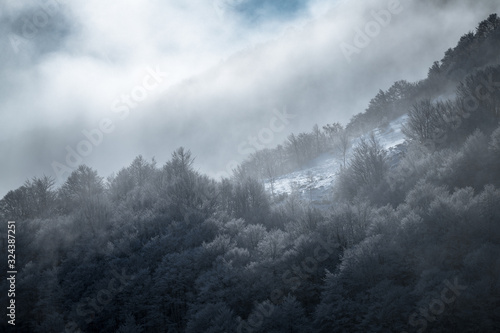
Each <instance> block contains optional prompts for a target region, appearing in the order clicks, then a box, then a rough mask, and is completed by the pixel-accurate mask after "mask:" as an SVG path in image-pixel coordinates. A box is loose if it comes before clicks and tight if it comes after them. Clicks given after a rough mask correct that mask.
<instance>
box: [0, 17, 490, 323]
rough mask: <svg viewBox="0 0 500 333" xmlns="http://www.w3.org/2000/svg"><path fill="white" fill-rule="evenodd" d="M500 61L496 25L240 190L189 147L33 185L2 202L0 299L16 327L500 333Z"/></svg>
mask: <svg viewBox="0 0 500 333" xmlns="http://www.w3.org/2000/svg"><path fill="white" fill-rule="evenodd" d="M432 33H434V32H432ZM499 50H500V18H498V17H497V15H495V14H492V15H491V16H489V17H488V18H487V19H486V20H484V21H482V22H481V23H479V25H478V28H477V29H476V31H475V33H470V34H467V35H465V36H464V37H463V38H462V39H461V40H460V41H459V43H458V45H457V47H455V48H454V49H450V50H449V51H448V52H446V54H445V57H444V58H443V60H442V61H441V62H436V63H434V65H432V67H431V69H430V70H429V75H428V76H427V78H424V79H422V80H421V81H418V82H415V83H410V82H407V81H397V82H395V83H394V84H393V85H392V86H391V87H390V88H389V89H388V90H385V91H384V90H380V91H379V93H377V94H376V96H375V97H374V98H373V99H372V100H371V101H370V103H369V105H367V107H366V109H365V111H363V112H361V113H359V114H357V115H355V116H354V117H353V118H352V119H351V120H350V122H349V123H347V124H346V125H345V126H344V125H342V124H340V123H339V122H334V123H331V119H329V120H325V124H322V126H321V127H320V126H319V125H316V126H314V127H313V129H312V131H311V132H301V133H298V134H294V133H291V134H290V135H289V136H288V138H287V140H286V141H284V142H283V144H281V145H277V146H276V147H274V148H268V149H264V150H259V151H256V152H255V153H253V154H251V155H250V156H249V158H248V159H247V160H246V161H244V162H243V163H242V164H241V165H240V166H239V167H238V168H236V169H235V170H234V174H233V175H232V176H231V177H230V178H222V179H213V178H210V177H209V176H207V175H205V174H202V173H201V172H199V171H198V168H197V164H196V162H195V156H194V155H193V154H192V152H191V151H190V150H189V149H186V148H184V147H179V148H177V149H176V150H175V151H173V152H172V153H171V156H170V158H169V159H168V160H167V161H165V162H164V163H159V162H158V161H156V160H155V159H154V158H153V159H146V158H144V157H143V156H141V155H139V156H137V157H136V158H135V159H133V161H131V162H130V164H128V165H126V166H124V167H123V168H121V169H120V170H117V172H116V173H115V174H113V175H111V176H109V177H107V178H106V179H104V178H103V177H102V176H100V175H99V173H98V171H97V170H95V169H93V168H91V167H89V166H87V165H80V166H78V167H77V168H76V170H74V171H73V172H71V174H70V176H69V177H68V178H67V179H66V180H65V182H64V183H63V185H62V186H60V187H56V186H55V185H54V184H55V183H54V180H53V179H51V178H50V177H47V176H45V177H33V178H31V179H28V180H27V181H26V182H25V184H24V185H23V186H21V187H19V188H17V189H14V190H11V191H9V192H8V193H7V195H5V196H4V197H3V198H2V200H0V215H1V216H0V217H1V219H2V220H3V221H5V222H6V223H5V224H6V225H4V226H5V227H4V228H2V229H1V230H0V237H2V240H7V241H2V242H3V243H2V244H3V248H4V249H8V250H7V251H8V253H9V254H10V256H14V255H15V259H10V258H12V257H9V260H11V261H7V260H4V266H3V267H4V272H7V271H9V270H14V269H15V270H16V271H15V273H9V278H8V279H5V278H4V279H2V281H1V282H0V286H1V288H2V290H4V291H7V290H10V291H9V293H7V292H4V293H2V294H0V303H1V304H4V305H5V304H9V306H10V308H8V309H9V310H8V311H9V314H8V316H14V318H16V322H15V329H16V330H17V331H19V332H43V333H46V332H119V333H128V332H134V333H135V332H137V333H141V332H188V333H200V332H209V333H219V332H220V333H223V332H224V333H225V332H238V333H241V332H262V333H264V332H265V333H278V332H301V333H302V332H305V333H330V332H420V333H421V332H424V331H429V332H453V333H454V332H498V331H500V313H499V307H500V205H499V204H498V203H499V202H500V61H499V58H498V55H499V52H498V51H499ZM408 66H411V63H409V64H408ZM451 68H453V69H454V73H456V72H457V70H460V73H462V74H463V75H461V76H457V75H451V74H450V73H451V72H449V70H450V69H451ZM359 80H362V78H359ZM7 221H9V222H7ZM7 225H8V227H7ZM11 226H12V227H11ZM8 230H9V231H8ZM14 236H15V237H14ZM5 257H7V253H5V256H4V258H5ZM12 260H14V262H12ZM7 264H8V265H9V266H7ZM14 274H17V275H15V276H13V275H14ZM13 288H14V289H15V290H14V291H12V289H13ZM14 292H15V302H12V299H13V296H10V293H14ZM14 303H15V304H14ZM9 318H12V317H9ZM4 319H5V318H4ZM11 320H14V319H11ZM3 324H5V321H4V322H3ZM10 325H12V326H14V325H13V324H10ZM4 326H5V325H4ZM4 326H2V330H3V329H4Z"/></svg>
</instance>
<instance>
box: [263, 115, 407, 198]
mask: <svg viewBox="0 0 500 333" xmlns="http://www.w3.org/2000/svg"><path fill="white" fill-rule="evenodd" d="M407 119H408V116H407V115H404V116H401V117H399V118H397V119H396V120H394V121H392V122H391V123H389V124H388V126H386V127H383V128H377V129H375V130H374V131H373V133H374V135H375V138H377V139H378V140H379V142H380V143H381V145H382V146H383V147H384V148H385V149H386V150H387V151H388V152H389V163H390V164H393V161H394V159H395V158H396V157H397V156H398V155H399V153H400V150H401V149H402V144H403V142H404V141H405V136H404V134H403V133H402V132H401V130H402V127H403V124H404V123H405V122H406V120H407ZM369 135H370V134H366V135H364V136H362V137H359V138H356V139H354V140H353V141H352V147H355V146H356V145H357V144H358V143H359V141H360V140H361V138H363V137H364V138H368V137H369ZM351 153H352V148H351V149H350V151H349V152H348V154H347V160H349V157H350V154H351ZM341 165H342V157H341V156H340V155H333V154H331V153H326V154H323V155H321V156H319V157H318V158H316V159H315V160H313V161H311V163H310V164H309V165H308V166H306V167H305V168H304V169H302V170H299V171H295V172H292V173H289V174H286V175H282V176H280V177H278V178H277V179H276V180H275V181H274V184H273V187H272V188H271V183H270V182H269V181H266V182H265V187H266V189H267V190H268V191H269V192H270V193H271V192H273V193H274V195H275V196H279V195H282V194H285V193H286V194H291V193H297V194H299V195H300V197H301V198H302V199H303V200H305V201H307V202H310V203H312V204H313V205H315V206H318V207H327V206H329V204H330V202H331V197H332V186H333V184H334V182H335V179H336V177H337V175H338V172H339V170H340V167H341Z"/></svg>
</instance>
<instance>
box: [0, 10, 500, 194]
mask: <svg viewBox="0 0 500 333" xmlns="http://www.w3.org/2000/svg"><path fill="white" fill-rule="evenodd" d="M498 7H500V3H499V2H498V1H496V0H487V1H481V2H477V1H473V0H457V1H445V0H441V1H431V0H428V1H407V0H401V1H400V3H399V5H398V1H395V0H391V1H389V0H370V1H361V0H350V1H346V0H330V1H327V0H283V1H279V0H215V1H211V0H208V1H190V0H170V1H168V0H166V1H159V0H151V1H145V0H143V1H139V0H135V1H134V0H129V1H110V0H108V1H103V0H85V1H83V0H73V1H69V0H65V1H63V0H60V1H56V0H49V1H47V0H36V1H25V2H24V1H23V2H22V3H21V2H20V1H16V0H3V1H2V2H1V4H0V47H1V52H0V117H1V122H0V129H1V131H0V156H1V161H0V195H1V196H3V195H4V194H5V193H6V192H7V191H8V190H10V189H15V188H17V187H19V186H20V185H22V183H23V182H24V180H25V179H26V178H28V177H32V176H41V175H43V174H46V175H49V176H52V177H54V178H58V179H59V180H63V179H64V178H66V177H67V176H68V175H69V172H70V171H71V170H73V168H74V166H73V165H76V164H77V163H85V164H87V165H90V166H91V167H93V168H95V169H97V170H98V171H99V173H100V175H101V176H104V177H106V176H108V175H110V174H111V173H112V172H116V171H118V170H119V169H120V168H121V167H124V166H126V165H128V164H129V163H130V162H131V161H132V159H133V158H134V157H135V156H137V155H139V154H142V155H143V156H144V157H146V158H148V159H149V158H151V157H153V156H155V157H156V160H157V161H158V162H159V163H160V164H163V163H165V162H166V161H167V160H168V158H169V156H170V154H171V152H172V151H173V150H174V149H176V148H177V147H179V146H184V147H185V148H188V149H190V150H191V151H192V153H193V155H194V156H196V164H195V165H196V167H197V168H198V169H199V170H200V171H201V172H205V173H208V174H209V175H211V176H214V177H219V176H221V175H226V176H227V174H225V171H227V170H228V169H230V167H231V166H232V163H234V162H239V161H241V160H243V159H244V158H245V157H246V156H247V154H248V153H249V152H251V151H252V150H253V149H254V147H259V148H260V147H273V146H275V145H277V144H279V143H281V141H282V140H284V139H285V138H286V136H287V135H288V134H290V133H291V132H299V131H309V130H310V129H311V128H312V126H313V125H314V124H315V123H318V124H319V125H324V124H326V123H331V122H335V121H340V122H342V123H344V124H345V123H347V122H348V121H349V119H350V117H351V116H352V115H354V114H356V113H358V112H361V111H363V110H364V109H365V108H366V106H367V105H368V101H369V100H370V99H371V98H372V97H374V96H375V94H376V93H377V91H378V90H379V89H387V88H388V87H389V86H390V85H391V84H392V83H393V82H394V81H396V80H401V79H405V80H408V81H416V80H420V79H423V78H425V76H426V74H427V70H428V68H429V67H430V66H431V65H432V62H433V61H435V60H440V59H441V58H442V57H443V54H444V52H445V51H446V50H447V49H448V48H450V47H454V46H455V45H456V43H457V42H458V39H459V38H460V36H462V35H463V34H465V33H467V32H469V31H473V30H474V29H475V27H476V26H477V24H478V23H479V22H480V21H481V20H484V19H486V18H487V16H488V15H489V14H491V13H493V12H499V11H498ZM388 10H392V14H391V15H390V17H389V16H387V15H385V16H384V14H385V13H387V12H389V13H390V11H388ZM381 11H382V12H381ZM374 12H375V13H380V17H379V20H381V21H380V23H375V22H377V21H376V17H374V14H373V13H374ZM377 27H378V28H377ZM356 29H361V30H366V29H372V30H369V31H370V34H371V35H372V37H368V41H366V40H365V41H362V42H364V43H365V44H366V45H362V47H358V48H357V49H356V52H351V53H349V52H348V56H347V57H346V54H345V53H346V52H345V49H346V45H350V46H353V47H355V46H356V44H355V38H356V37H357V32H356V31H357V30H356ZM341 45H343V48H344V52H343V51H342V47H341ZM359 45H361V44H359V41H358V46H359ZM349 50H351V51H352V50H353V49H352V48H350V49H349ZM85 133H86V134H85ZM86 135H87V136H88V137H89V138H87V137H86ZM68 152H70V153H68ZM68 154H69V155H70V156H69V157H68ZM76 154H78V156H75V155H76ZM82 155H86V156H82ZM68 161H69V162H68ZM55 167H56V171H54V170H55V169H54V168H55Z"/></svg>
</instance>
